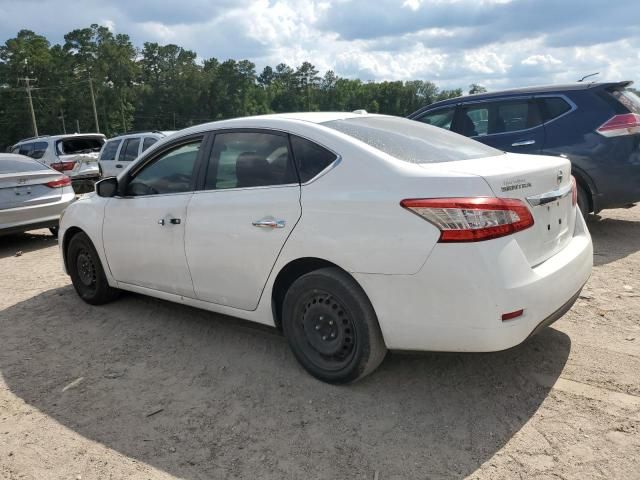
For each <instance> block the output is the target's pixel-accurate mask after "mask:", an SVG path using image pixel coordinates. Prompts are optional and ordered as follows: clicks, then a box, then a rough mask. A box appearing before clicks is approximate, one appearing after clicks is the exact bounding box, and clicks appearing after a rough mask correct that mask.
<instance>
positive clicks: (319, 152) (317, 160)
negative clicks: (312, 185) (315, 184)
mask: <svg viewBox="0 0 640 480" xmlns="http://www.w3.org/2000/svg"><path fill="white" fill-rule="evenodd" d="M291 146H292V147H293V155H294V156H295V157H296V164H297V165H298V172H299V173H300V181H301V182H302V183H305V182H308V181H309V180H311V179H312V178H313V177H315V176H316V175H318V174H319V173H320V172H321V171H323V170H324V169H325V168H327V167H328V166H329V165H331V164H332V163H333V162H334V161H335V160H336V158H337V157H336V155H335V154H334V153H332V152H330V151H329V150H327V149H326V148H323V147H321V146H320V145H316V144H315V143H313V142H311V141H309V140H306V139H304V138H301V137H296V136H295V135H291Z"/></svg>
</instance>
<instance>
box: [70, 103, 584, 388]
mask: <svg viewBox="0 0 640 480" xmlns="http://www.w3.org/2000/svg"><path fill="white" fill-rule="evenodd" d="M575 195H576V190H575V183H574V182H573V181H572V177H571V165H570V163H569V161H568V160H566V159H563V158H560V157H539V156H535V157H534V156H531V155H517V154H510V153H509V154H505V153H503V152H501V151H499V150H496V149H494V148H492V147H489V146H486V145H483V144H481V143H479V142H476V141H473V140H470V139H468V138H465V137H463V136H461V135H457V134H455V133H451V132H447V131H445V130H443V129H440V128H435V127H431V126H428V125H425V124H422V123H418V122H414V121H411V120H407V119H404V118H398V117H389V116H383V115H368V114H355V113H300V114H281V115H266V116H260V117H247V118H240V119H234V120H226V121H221V122H214V123H208V124H204V125H200V126H196V127H191V128H188V129H186V130H182V131H180V132H179V133H177V134H175V135H173V136H171V137H168V138H165V139H163V140H160V141H159V142H158V143H156V144H155V145H154V146H153V147H151V148H150V149H149V150H147V151H145V152H144V153H143V154H142V155H141V156H140V157H139V158H138V159H137V160H136V161H135V162H132V163H131V164H130V165H129V166H128V167H126V168H125V169H124V171H123V172H122V173H120V175H118V177H110V178H106V179H103V180H101V181H100V182H98V183H97V184H96V194H94V195H88V196H84V197H83V198H81V199H79V200H78V201H77V202H75V203H74V204H73V205H71V206H70V207H69V208H68V209H67V211H66V213H65V215H64V217H63V219H62V224H61V232H60V233H61V238H62V240H61V241H60V247H61V251H62V255H63V258H64V264H65V267H66V270H67V272H68V273H69V275H70V276H71V280H72V282H73V285H74V287H75V289H76V291H77V293H78V294H79V295H80V297H82V298H83V299H84V300H85V301H86V302H88V303H91V304H102V303H105V302H108V301H110V300H113V299H114V298H116V297H117V295H118V289H123V290H130V291H133V292H138V293H142V294H146V295H151V296H155V297H158V298H163V299H166V300H170V301H174V302H179V303H184V304H187V305H192V306H195V307H199V308H204V309H207V310H211V311H215V312H220V313H224V314H228V315H234V316H237V317H240V318H244V319H247V320H251V321H255V322H258V323H262V324H267V325H272V326H277V327H279V328H282V330H283V331H284V335H285V336H286V337H287V339H288V341H289V344H290V346H291V349H292V350H293V353H294V354H295V356H296V357H297V359H298V360H299V361H300V363H301V364H302V366H303V367H304V368H306V369H307V370H308V371H309V372H310V373H311V374H312V375H315V376H316V377H317V378H319V379H321V380H324V381H327V382H336V383H340V382H350V381H354V380H356V379H358V378H361V377H362V376H364V375H366V374H368V373H370V372H371V371H373V370H374V369H375V368H376V367H377V366H378V364H379V363H380V362H381V361H382V359H383V358H384V356H385V352H386V350H387V348H389V349H400V350H437V351H464V352H487V351H495V350H502V349H506V348H509V347H512V346H514V345H517V344H519V343H520V342H522V341H524V340H525V339H526V338H527V337H529V336H530V335H532V334H533V333H535V332H537V331H538V330H539V329H540V328H542V327H544V326H546V325H548V324H549V323H551V322H553V321H554V320H556V319H557V318H559V317H560V316H561V315H562V314H563V313H564V312H566V311H567V310H568V309H569V308H570V307H571V305H572V304H573V302H574V301H575V300H576V298H577V297H578V294H579V292H580V290H581V289H582V287H583V285H584V283H585V282H586V281H587V278H588V277H589V274H590V272H591V267H592V257H593V252H592V246H591V238H590V236H589V233H588V231H587V229H586V227H585V223H584V220H583V218H582V215H579V214H578V213H577V212H578V209H577V207H576V196H575Z"/></svg>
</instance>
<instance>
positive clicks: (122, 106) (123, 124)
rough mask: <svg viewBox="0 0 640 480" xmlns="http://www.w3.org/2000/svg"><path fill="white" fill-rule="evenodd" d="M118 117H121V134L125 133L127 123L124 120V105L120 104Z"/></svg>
mask: <svg viewBox="0 0 640 480" xmlns="http://www.w3.org/2000/svg"><path fill="white" fill-rule="evenodd" d="M120 115H122V133H125V132H126V131H127V122H126V121H125V119H124V104H123V103H122V102H120Z"/></svg>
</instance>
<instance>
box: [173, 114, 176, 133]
mask: <svg viewBox="0 0 640 480" xmlns="http://www.w3.org/2000/svg"><path fill="white" fill-rule="evenodd" d="M173 129H174V130H175V129H176V112H173Z"/></svg>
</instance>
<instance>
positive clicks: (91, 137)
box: [11, 133, 106, 193]
mask: <svg viewBox="0 0 640 480" xmlns="http://www.w3.org/2000/svg"><path fill="white" fill-rule="evenodd" d="M105 140H106V137H105V136H104V135H103V134H101V133H72V134H66V135H44V136H40V137H33V138H26V139H24V140H20V141H19V142H18V143H16V144H15V145H14V146H13V147H11V153H19V154H20V155H26V156H28V157H31V158H35V159H36V160H38V161H39V162H40V163H43V164H45V165H47V166H49V167H51V168H53V169H54V170H58V171H59V172H62V173H64V174H65V175H67V176H68V177H70V178H71V183H72V185H73V189H74V190H75V191H76V193H84V192H89V191H92V190H93V184H94V183H95V181H96V180H98V179H99V178H100V172H99V170H98V163H97V160H98V152H99V151H100V149H101V148H102V145H103V144H104V142H105Z"/></svg>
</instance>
